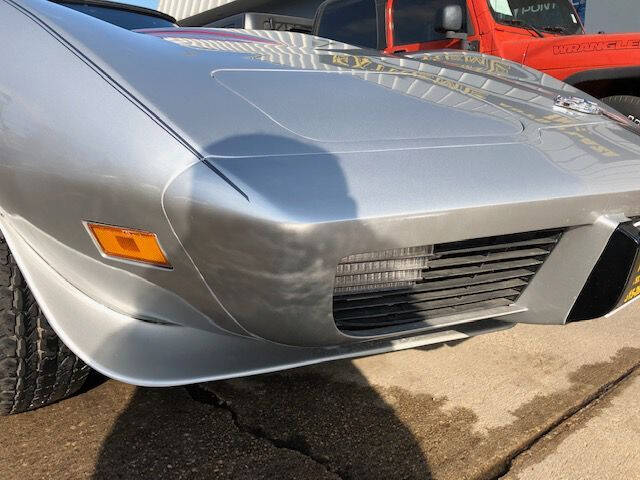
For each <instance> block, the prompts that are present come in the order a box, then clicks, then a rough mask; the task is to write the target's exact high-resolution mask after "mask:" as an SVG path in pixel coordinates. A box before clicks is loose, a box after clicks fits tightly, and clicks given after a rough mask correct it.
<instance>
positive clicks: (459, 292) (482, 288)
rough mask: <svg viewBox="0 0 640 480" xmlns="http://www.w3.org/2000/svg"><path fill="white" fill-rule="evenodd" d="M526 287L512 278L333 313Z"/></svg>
mask: <svg viewBox="0 0 640 480" xmlns="http://www.w3.org/2000/svg"><path fill="white" fill-rule="evenodd" d="M526 285H527V282H526V281H525V280H520V279H519V278H514V279H513V280H507V281H504V282H494V283H485V284H480V285H476V286H469V287H460V288H452V289H447V290H435V291H433V292H425V293H411V294H410V295H408V296H407V295H396V296H388V297H380V299H378V300H377V301H371V300H360V301H351V302H348V303H346V304H345V306H342V307H335V308H334V309H333V311H334V312H341V311H345V310H354V309H358V308H367V307H384V306H392V305H398V304H404V303H408V304H414V303H421V302H426V301H428V300H438V299H441V298H451V297H460V296H463V295H472V294H475V293H483V292H490V291H492V290H505V289H509V288H520V287H524V286H526Z"/></svg>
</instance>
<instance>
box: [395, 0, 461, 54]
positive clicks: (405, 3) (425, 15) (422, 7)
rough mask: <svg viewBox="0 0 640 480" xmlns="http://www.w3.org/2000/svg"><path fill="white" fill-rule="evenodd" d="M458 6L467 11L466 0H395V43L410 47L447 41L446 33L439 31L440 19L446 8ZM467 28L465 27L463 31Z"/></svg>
mask: <svg viewBox="0 0 640 480" xmlns="http://www.w3.org/2000/svg"><path fill="white" fill-rule="evenodd" d="M456 4H457V5H460V6H461V7H462V11H463V12H466V11H467V4H466V1H465V0H395V2H393V38H394V43H395V44H396V45H410V44H412V43H425V42H433V41H436V40H445V39H446V36H445V33H444V32H440V31H438V30H437V28H438V25H439V21H438V20H439V18H438V17H439V15H440V12H441V10H442V9H443V8H444V7H446V6H447V5H456ZM465 18H466V13H465ZM465 23H466V22H465ZM465 28H466V27H465V26H464V25H463V30H464V29H465Z"/></svg>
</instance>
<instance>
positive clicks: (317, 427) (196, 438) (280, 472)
mask: <svg viewBox="0 0 640 480" xmlns="http://www.w3.org/2000/svg"><path fill="white" fill-rule="evenodd" d="M341 363H343V365H341V368H342V369H344V372H343V374H344V375H345V376H348V377H350V381H349V382H332V381H330V380H328V379H326V378H324V377H323V376H322V375H317V374H312V373H308V372H307V371H306V369H302V370H301V371H299V372H293V373H284V374H272V375H265V376H260V377H254V378H249V379H241V380H233V381H226V382H217V383H212V384H208V385H204V386H199V387H195V388H196V389H195V390H194V389H193V388H194V387H191V388H190V389H183V388H173V389H146V388H139V389H137V391H136V393H135V394H134V396H133V398H132V400H131V401H130V403H129V405H128V407H127V408H126V410H125V411H124V412H123V413H122V414H121V415H120V417H119V418H118V420H117V421H116V422H115V424H114V426H113V428H112V431H111V433H110V434H109V436H108V437H107V439H106V440H105V442H104V443H103V446H102V449H101V452H100V455H99V458H98V460H97V463H96V468H95V473H94V476H93V478H94V479H95V480H97V479H113V478H216V479H217V478H234V479H242V478H246V479H259V478H279V479H280V478H339V477H340V478H386V479H392V478H421V479H426V478H430V470H429V465H428V461H427V459H426V458H424V456H423V454H422V451H421V449H420V446H419V444H418V442H417V440H416V438H414V436H413V434H412V433H411V431H410V430H409V429H408V428H407V427H406V426H405V425H404V424H403V422H402V421H400V420H399V419H398V418H397V417H396V415H395V413H394V411H393V410H392V409H391V408H390V407H389V406H388V405H387V404H386V403H385V401H384V400H382V399H381V398H380V396H379V395H378V393H377V392H376V391H375V390H374V389H373V388H371V387H368V386H366V380H365V379H364V378H363V377H362V375H361V374H360V372H359V371H358V370H357V368H356V367H354V366H353V365H352V364H351V363H348V362H341ZM358 377H360V378H358ZM351 381H354V382H355V383H351ZM244 412H248V413H247V414H246V416H245V413H244Z"/></svg>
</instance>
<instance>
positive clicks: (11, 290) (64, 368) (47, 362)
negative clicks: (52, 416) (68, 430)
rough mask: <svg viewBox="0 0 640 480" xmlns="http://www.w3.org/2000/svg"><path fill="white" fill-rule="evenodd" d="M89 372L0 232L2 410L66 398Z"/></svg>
mask: <svg viewBox="0 0 640 480" xmlns="http://www.w3.org/2000/svg"><path fill="white" fill-rule="evenodd" d="M88 374H89V367H88V366H87V365H85V364H84V363H83V362H82V360H80V359H79V358H78V357H76V356H75V355H74V354H73V353H72V352H71V350H69V348H68V347H67V346H66V345H65V344H64V343H62V341H61V340H60V339H59V338H58V336H57V335H56V334H55V332H54V331H53V329H52V328H51V326H50V325H49V322H47V319H46V318H45V317H44V314H43V313H42V311H41V310H40V307H39V306H38V303H37V302H36V301H35V299H34V298H33V294H32V293H31V290H29V287H28V286H27V284H26V282H25V281H24V278H23V277H22V274H21V272H20V269H19V268H18V265H17V264H16V262H15V260H14V258H13V255H12V254H11V250H9V247H8V246H7V243H6V241H5V239H4V237H3V236H2V235H1V234H0V415H10V414H13V413H20V412H26V411H27V410H33V409H35V408H38V407H42V406H45V405H49V404H51V403H54V402H57V401H58V400H62V399H63V398H65V397H68V396H70V395H72V394H74V393H75V392H76V391H78V389H80V387H81V386H82V384H83V383H84V381H85V379H86V378H87V375H88Z"/></svg>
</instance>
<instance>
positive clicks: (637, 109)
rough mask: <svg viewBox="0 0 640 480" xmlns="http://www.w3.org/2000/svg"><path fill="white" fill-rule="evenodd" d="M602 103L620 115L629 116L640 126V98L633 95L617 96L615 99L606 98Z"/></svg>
mask: <svg viewBox="0 0 640 480" xmlns="http://www.w3.org/2000/svg"><path fill="white" fill-rule="evenodd" d="M602 101H603V102H604V103H606V104H607V105H609V106H610V107H613V108H615V109H616V110H618V111H619V112H620V113H624V114H625V115H628V116H629V118H631V120H633V121H634V122H636V123H638V124H640V97H634V96H633V95H615V96H613V97H605V98H603V99H602Z"/></svg>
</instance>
